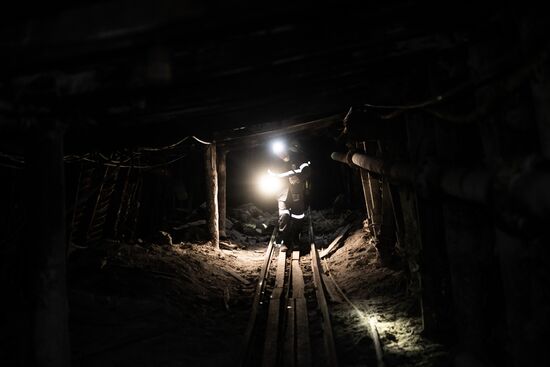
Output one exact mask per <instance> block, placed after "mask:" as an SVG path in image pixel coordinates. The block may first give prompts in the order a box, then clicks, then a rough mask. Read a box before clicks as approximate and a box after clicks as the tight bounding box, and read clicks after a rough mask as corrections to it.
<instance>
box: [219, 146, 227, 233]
mask: <svg viewBox="0 0 550 367" xmlns="http://www.w3.org/2000/svg"><path fill="white" fill-rule="evenodd" d="M226 154H227V152H226V151H225V150H224V149H219V151H218V152H217V162H218V212H219V226H220V236H221V237H226V233H225V218H226V205H227V197H226V182H227V179H226V177H227V168H226V167H227V166H226V164H225V162H226Z"/></svg>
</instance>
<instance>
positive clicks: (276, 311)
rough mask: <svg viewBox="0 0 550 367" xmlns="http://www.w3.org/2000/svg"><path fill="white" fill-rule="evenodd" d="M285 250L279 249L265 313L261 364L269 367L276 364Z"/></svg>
mask: <svg viewBox="0 0 550 367" xmlns="http://www.w3.org/2000/svg"><path fill="white" fill-rule="evenodd" d="M285 265H286V252H283V251H279V256H278V258H277V271H276V276H275V288H274V289H273V292H272V293H271V300H270V301H269V310H268V314H267V327H266V331H265V342H264V354H263V357H262V366H263V367H271V366H276V365H277V350H278V339H279V321H280V311H281V295H282V294H283V286H284V283H285Z"/></svg>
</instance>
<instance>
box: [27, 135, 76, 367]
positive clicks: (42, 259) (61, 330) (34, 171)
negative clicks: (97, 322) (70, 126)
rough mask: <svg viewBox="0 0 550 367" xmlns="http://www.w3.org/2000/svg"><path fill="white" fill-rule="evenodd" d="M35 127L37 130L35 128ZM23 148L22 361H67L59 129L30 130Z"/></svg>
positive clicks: (59, 366)
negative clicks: (24, 194)
mask: <svg viewBox="0 0 550 367" xmlns="http://www.w3.org/2000/svg"><path fill="white" fill-rule="evenodd" d="M37 130H39V129H37ZM31 134H32V136H30V137H29V139H28V145H27V146H26V151H25V162H26V165H25V171H26V182H27V185H28V187H27V190H26V191H27V202H26V205H27V218H26V233H27V235H26V238H25V240H24V242H23V243H22V246H20V249H19V256H18V260H19V261H20V269H21V274H20V276H21V277H20V281H21V292H20V294H21V296H22V299H21V303H22V304H21V308H20V310H19V312H20V315H21V319H20V322H21V325H20V328H19V333H20V334H19V335H20V339H19V343H20V349H19V350H20V356H19V358H20V361H19V365H21V366H44V367H49V366H51V367H54V366H57V367H63V366H69V365H70V349H69V332H68V305H67V286H66V223H65V173H64V161H63V131H62V129H61V128H59V127H58V126H53V127H50V128H48V129H47V130H39V131H32V132H31Z"/></svg>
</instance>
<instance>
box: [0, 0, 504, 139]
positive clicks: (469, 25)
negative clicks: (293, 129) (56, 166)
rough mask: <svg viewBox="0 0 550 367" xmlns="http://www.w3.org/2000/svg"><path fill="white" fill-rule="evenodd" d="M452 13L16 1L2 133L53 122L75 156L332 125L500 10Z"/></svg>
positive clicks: (455, 47) (6, 34) (330, 6)
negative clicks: (315, 123)
mask: <svg viewBox="0 0 550 367" xmlns="http://www.w3.org/2000/svg"><path fill="white" fill-rule="evenodd" d="M453 3H454V4H447V3H446V4H444V5H441V4H439V5H434V4H431V2H414V1H387V2H379V3H378V4H376V5H370V6H366V7H365V6H362V7H360V8H359V7H356V6H354V5H353V3H352V2H309V1H308V2H294V1H286V2H284V1H283V2H278V3H277V4H276V5H275V4H273V5H271V6H264V4H259V3H257V2H251V1H239V2H231V3H230V4H229V3H228V4H226V2H218V1H205V2H203V1H169V0H162V1H161V0H157V1H149V0H141V1H132V2H125V1H111V2H108V1H101V2H98V3H92V2H88V1H80V2H71V3H69V2H61V3H59V4H58V5H55V4H50V3H48V4H49V5H48V6H45V5H41V6H39V7H37V8H36V7H30V6H25V3H24V2H23V3H19V5H20V6H19V7H15V6H14V5H12V6H11V8H8V9H7V10H6V11H4V12H2V16H1V17H2V20H3V29H2V32H0V34H1V39H0V43H1V47H2V49H3V54H4V55H5V56H4V57H3V58H2V59H1V60H0V65H1V72H0V73H1V82H0V93H1V94H0V96H1V101H2V103H1V104H0V107H1V108H0V113H1V114H2V121H3V123H2V124H1V125H2V127H3V128H4V129H5V130H9V131H12V132H13V133H14V134H15V133H18V132H21V128H22V127H23V126H28V125H32V124H35V123H38V124H43V123H49V121H62V123H63V124H66V125H67V126H68V131H67V136H68V139H67V146H68V149H69V150H71V149H76V150H78V149H79V148H80V149H84V148H85V147H87V148H90V147H93V148H101V147H103V146H114V145H118V146H120V145H125V144H126V145H132V144H142V143H154V142H156V140H158V141H159V142H163V141H169V140H171V139H172V140H173V137H174V136H175V135H176V136H180V135H185V134H201V135H202V136H204V137H205V138H211V137H212V136H213V135H214V134H215V132H219V131H232V130H233V129H236V128H242V127H246V126H250V125H258V124H265V123H271V122H274V121H286V123H287V124H293V123H304V122H308V121H312V120H316V119H321V118H326V117H328V116H334V115H336V114H341V113H345V111H346V110H347V109H348V108H349V106H350V105H353V104H356V103H364V102H365V101H366V100H369V101H376V102H381V101H385V100H387V99H388V98H390V97H395V96H396V90H398V89H399V86H400V83H402V81H401V79H402V78H403V76H404V75H407V74H410V73H411V70H414V65H418V64H421V63H422V62H424V60H425V59H426V57H430V55H433V54H435V53H445V52H447V53H449V52H450V53H451V54H452V53H453V52H461V50H462V48H463V46H464V45H465V44H466V43H467V42H470V41H471V39H472V38H475V37H476V35H478V34H480V33H482V32H483V27H486V26H487V22H486V20H488V19H492V18H491V17H493V18H494V17H495V14H498V12H499V8H498V6H495V5H493V4H487V5H479V4H476V7H468V6H464V4H463V3H462V2H453ZM411 68H413V69H411ZM15 116H17V118H15ZM23 136H24V134H23ZM89 141H91V145H90V146H87V145H86V144H84V143H85V142H89Z"/></svg>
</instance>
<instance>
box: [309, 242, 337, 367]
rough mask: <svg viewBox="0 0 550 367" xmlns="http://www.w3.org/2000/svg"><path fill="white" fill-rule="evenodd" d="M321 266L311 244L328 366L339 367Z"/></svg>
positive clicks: (313, 270) (312, 267)
mask: <svg viewBox="0 0 550 367" xmlns="http://www.w3.org/2000/svg"><path fill="white" fill-rule="evenodd" d="M320 269H321V266H320V261H319V254H318V253H317V249H316V248H315V244H314V243H312V244H311V270H312V272H313V282H314V283H315V293H316V295H317V303H318V304H319V308H320V309H321V314H322V316H323V337H324V339H325V350H326V352H327V365H328V366H329V367H337V366H338V359H337V356H336V347H335V345H334V336H333V334H332V325H331V322H330V314H329V311H328V306H327V300H326V298H325V293H324V290H323V280H322V278H321V272H320Z"/></svg>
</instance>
